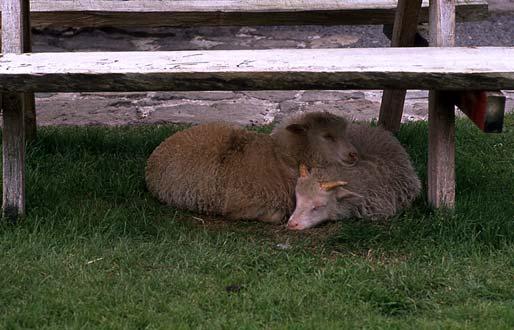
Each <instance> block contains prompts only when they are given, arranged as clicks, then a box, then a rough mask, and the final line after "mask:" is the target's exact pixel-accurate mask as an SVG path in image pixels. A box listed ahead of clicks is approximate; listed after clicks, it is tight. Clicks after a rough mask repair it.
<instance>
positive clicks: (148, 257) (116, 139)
mask: <svg viewBox="0 0 514 330" xmlns="http://www.w3.org/2000/svg"><path fill="white" fill-rule="evenodd" d="M182 128H183V127H181V126H153V127H123V128H94V127H88V128H44V129H41V130H40V133H39V139H38V141H37V142H35V143H34V144H32V145H30V146H29V148H28V155H27V207H28V216H27V217H26V219H24V221H22V222H21V223H19V224H16V225H9V224H7V223H5V222H3V223H2V224H1V225H0V247H1V252H0V297H2V299H0V328H7V329H9V328H79V327H81V328H82V327H85V328H97V327H101V328H176V327H195V328H209V329H210V328H241V327H243V328H257V327H294V328H313V327H319V328H336V327H337V328H350V327H351V328H355V327H368V328H413V327H423V328H433V327H441V328H453V327H457V328H460V327H469V328H505V329H507V328H512V326H513V325H514V312H513V311H514V300H513V298H512V297H514V286H513V285H512V280H513V279H514V200H513V196H514V184H513V179H514V152H513V148H512V147H513V145H514V130H513V128H514V116H512V115H510V116H508V117H507V120H506V132H505V133H503V134H494V135H485V134H483V133H480V132H479V131H478V130H477V129H475V128H474V127H473V126H472V125H471V124H469V122H468V121H459V122H458V128H457V208H456V210H455V212H453V213H447V212H438V211H434V210H432V209H430V208H429V207H428V206H427V204H426V201H425V196H422V197H420V198H419V199H418V200H417V201H416V202H415V203H414V205H413V207H412V208H410V209H408V210H405V212H403V213H402V214H399V215H398V216H396V217H395V218H393V219H391V221H390V222H389V223H382V224H376V223H372V222H368V221H357V220H353V221H348V222H344V223H333V224H328V225H326V226H323V227H320V228H316V229H313V230H310V231H307V232H302V233H293V232H289V231H287V230H285V229H284V228H283V227H280V226H272V225H266V224H261V223H256V222H231V221H226V220H224V219H218V218H212V217H205V216H202V215H196V214H190V213H188V212H182V211H179V210H175V209H173V208H170V207H167V206H164V205H160V204H159V203H157V202H156V201H155V200H154V199H153V198H152V197H151V196H150V195H149V194H148V192H147V191H146V189H145V185H144V179H143V172H144V166H145V161H146V158H147V157H148V155H149V154H150V153H151V151H152V150H153V149H154V148H155V147H156V146H157V145H158V144H159V143H160V142H161V141H162V140H163V139H164V138H165V137H166V136H168V135H169V134H171V133H173V132H175V131H177V130H179V129H182ZM269 130H270V128H269V127H268V128H264V131H265V132H269ZM426 131H427V127H426V124H425V123H412V124H408V125H404V126H403V127H402V130H401V132H400V133H399V134H398V137H399V139H400V140H401V142H402V143H403V144H404V145H405V146H406V148H407V150H408V151H409V154H410V155H411V157H412V159H413V161H414V164H415V166H416V168H417V170H418V173H419V174H420V176H421V178H422V179H425V178H426V167H425V166H426V165H425V164H426V158H427V141H426V135H427V133H426Z"/></svg>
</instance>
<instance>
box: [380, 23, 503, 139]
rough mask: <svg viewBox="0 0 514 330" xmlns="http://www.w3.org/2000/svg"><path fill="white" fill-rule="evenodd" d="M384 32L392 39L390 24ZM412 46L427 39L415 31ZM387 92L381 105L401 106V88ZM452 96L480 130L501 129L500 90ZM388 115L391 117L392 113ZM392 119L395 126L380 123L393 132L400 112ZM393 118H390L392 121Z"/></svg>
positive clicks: (487, 131)
mask: <svg viewBox="0 0 514 330" xmlns="http://www.w3.org/2000/svg"><path fill="white" fill-rule="evenodd" d="M384 34H385V35H386V36H387V37H388V38H389V39H391V40H392V28H391V27H390V26H387V25H384ZM414 46H415V47H426V46H428V41H427V40H426V39H425V38H424V37H422V36H421V35H420V34H419V33H416V36H415V41H414ZM389 93H390V95H389V94H386V93H384V96H383V98H382V106H383V104H384V102H390V104H391V106H390V107H386V108H385V109H394V106H395V105H394V104H395V103H398V104H399V103H400V102H402V107H403V100H404V94H403V93H401V90H399V91H398V93H397V94H396V93H392V92H389ZM402 97H403V98H402ZM453 98H454V100H455V105H456V106H458V107H459V109H460V110H461V111H462V112H464V113H465V114H466V115H467V116H468V117H469V118H470V119H471V120H472V121H473V122H474V123H475V124H476V125H477V126H478V128H480V129H481V130H482V131H484V132H485V133H499V132H501V131H502V128H503V117H504V113H505V104H506V98H505V96H504V95H503V93H502V92H501V91H458V92H455V93H454V96H453ZM388 100H389V101H388ZM398 107H399V105H398ZM380 111H381V112H380V114H382V108H381V110H380ZM389 116H390V117H392V115H389ZM394 120H397V121H398V122H397V126H396V125H394V124H382V125H383V126H384V127H386V128H387V129H389V130H391V131H393V132H394V131H397V129H399V128H400V121H401V114H400V115H398V116H396V119H394ZM394 120H392V122H393V123H394Z"/></svg>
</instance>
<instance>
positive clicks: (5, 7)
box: [2, 1, 36, 141]
mask: <svg viewBox="0 0 514 330" xmlns="http://www.w3.org/2000/svg"><path fill="white" fill-rule="evenodd" d="M29 12H30V7H29V1H3V2H2V17H4V16H5V18H4V19H2V25H4V24H5V26H4V27H3V29H2V51H3V52H4V53H15V54H19V53H29V52H31V51H32V42H31V30H30V21H29V19H28V17H29V14H28V13H29ZM18 13H19V14H18ZM25 98H26V100H25V102H24V103H23V104H24V106H25V109H24V112H25V134H26V138H27V140H29V141H30V140H33V139H34V138H35V136H36V110H35V98H34V93H32V92H27V93H26V95H25Z"/></svg>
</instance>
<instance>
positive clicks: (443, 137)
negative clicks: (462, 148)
mask: <svg viewBox="0 0 514 330" xmlns="http://www.w3.org/2000/svg"><path fill="white" fill-rule="evenodd" d="M454 44H455V0H431V1H430V46H432V47H452V46H454ZM493 58H494V57H492V58H490V60H489V61H487V62H486V63H491V62H493V61H491V59H493ZM484 60H485V59H484ZM509 61H512V58H511V59H509ZM438 89H439V90H431V91H430V92H429V102H428V134H429V137H428V138H429V143H428V166H427V169H428V171H427V172H428V173H427V176H428V177H427V179H428V201H429V203H430V204H432V205H433V206H434V207H437V208H440V207H447V208H453V207H454V206H455V103H454V100H453V97H452V95H451V94H450V93H448V92H446V91H441V90H442V89H445V86H440V87H439V88H438Z"/></svg>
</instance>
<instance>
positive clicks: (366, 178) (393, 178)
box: [287, 124, 421, 230]
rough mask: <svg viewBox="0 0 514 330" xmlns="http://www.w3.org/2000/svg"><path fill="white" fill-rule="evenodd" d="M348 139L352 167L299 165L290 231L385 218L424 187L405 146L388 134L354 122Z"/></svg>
mask: <svg viewBox="0 0 514 330" xmlns="http://www.w3.org/2000/svg"><path fill="white" fill-rule="evenodd" d="M347 137H348V140H349V142H350V143H351V144H353V146H355V148H356V149H357V152H358V155H359V160H358V162H356V163H355V165H354V166H352V167H341V166H337V165H336V166H333V165H331V166H328V167H324V168H321V167H318V168H316V167H315V168H312V169H311V170H310V172H309V169H308V166H305V165H301V166H300V177H299V179H298V182H297V184H296V189H295V191H296V208H295V210H294V212H293V214H292V215H291V217H290V219H289V221H288V224H287V226H288V228H289V229H293V230H303V229H307V228H311V227H314V226H316V225H318V224H320V223H322V222H324V221H327V220H340V219H346V218H350V217H357V218H369V219H372V220H374V219H385V218H388V217H391V216H393V215H394V214H395V213H397V212H398V211H399V210H400V209H402V208H405V207H408V206H409V205H410V204H411V202H412V201H413V200H414V199H415V198H416V197H417V196H418V194H419V192H420V189H421V183H420V181H419V178H418V176H417V175H416V172H415V171H414V168H413V167H412V164H411V162H410V159H409V156H408V155H407V153H406V151H405V150H404V148H403V147H402V146H401V144H400V143H399V142H398V140H396V138H395V137H394V136H393V135H392V134H391V133H389V132H387V131H385V130H383V129H381V128H372V127H367V126H363V125H357V124H352V125H350V126H349V127H348V132H347Z"/></svg>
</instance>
